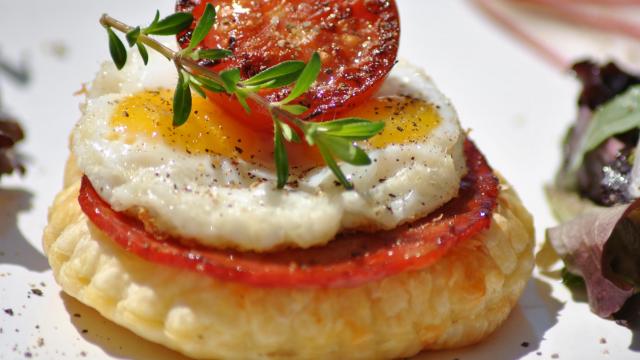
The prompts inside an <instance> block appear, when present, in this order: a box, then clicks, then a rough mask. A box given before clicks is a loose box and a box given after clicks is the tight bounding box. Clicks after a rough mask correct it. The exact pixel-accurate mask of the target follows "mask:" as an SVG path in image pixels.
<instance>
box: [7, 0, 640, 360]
mask: <svg viewBox="0 0 640 360" xmlns="http://www.w3.org/2000/svg"><path fill="white" fill-rule="evenodd" d="M172 5H173V2H172V1H165V0H162V1H151V0H144V1H142V0H139V1H127V0H112V1H109V2H98V1H80V0H75V1H74V0H58V1H45V0H35V1H7V0H4V1H0V14H1V15H0V34H2V35H1V36H0V59H1V60H2V61H3V62H7V63H18V62H20V61H21V60H22V59H24V60H25V61H26V64H27V66H28V68H29V69H30V75H31V80H30V81H29V83H28V84H26V85H20V84H19V83H17V82H15V81H12V80H11V79H10V78H9V77H7V76H6V75H5V74H3V73H2V72H0V92H1V95H2V100H3V105H4V110H5V111H6V112H8V113H11V114H13V115H15V116H16V117H17V118H19V119H21V120H22V122H23V123H24V125H25V127H26V130H27V133H28V138H27V140H26V142H24V143H23V144H22V146H21V150H22V152H23V153H24V154H25V155H26V156H27V158H28V174H27V175H26V176H25V177H24V178H20V177H17V176H15V177H7V178H3V179H2V188H1V189H0V309H1V310H5V309H6V311H0V359H22V358H29V357H39V358H41V359H58V358H60V359H62V358H64V359H72V358H91V359H98V360H99V359H180V358H181V357H180V356H179V355H178V354H176V353H174V352H172V351H169V350H167V349H164V348H163V347H161V346H158V345H155V344H152V343H150V342H147V341H145V340H142V339H141V338H139V337H137V336H135V335H133V334H132V333H131V332H129V331H127V330H125V329H123V328H121V327H118V326H116V325H114V324H112V323H111V322H109V321H107V320H105V319H103V318H102V317H101V316H100V315H98V314H97V313H96V312H95V311H93V310H91V309H89V308H87V307H85V306H83V305H81V304H80V303H78V302H77V301H75V300H74V299H72V298H70V297H68V296H66V295H64V294H62V293H61V292H60V289H59V287H58V286H57V285H56V284H55V282H54V281H53V277H52V274H51V271H50V270H49V268H48V264H47V261H46V259H45V257H44V256H43V254H42V249H41V233H42V229H43V228H44V226H45V224H46V221H47V215H46V214H47V208H48V206H49V204H51V202H52V200H53V198H54V196H55V194H56V192H57V191H58V190H59V189H60V187H61V183H62V172H63V164H64V162H65V160H66V158H67V156H68V151H67V137H68V134H69V132H70V130H71V128H72V126H73V124H74V122H75V121H76V120H77V119H78V117H79V115H80V111H79V109H78V106H79V104H80V102H81V101H82V98H81V97H78V96H74V92H76V91H77V90H79V89H80V88H81V86H82V83H84V82H88V81H90V80H91V79H92V78H93V76H94V74H95V72H96V71H97V70H98V66H99V64H100V62H101V61H104V60H106V59H108V50H107V39H106V34H105V33H104V30H103V29H102V28H101V27H100V26H99V25H98V22H97V20H98V18H99V16H100V14H101V13H102V12H109V13H110V14H112V15H114V16H116V17H119V18H121V19H123V20H125V21H127V22H129V23H134V24H136V23H146V22H148V21H150V20H151V18H152V16H153V12H154V10H155V9H156V8H159V9H160V10H161V11H162V12H163V13H165V14H166V13H168V12H170V11H171V9H172ZM399 6H400V10H401V16H402V22H403V30H402V31H403V33H402V43H401V56H402V57H403V58H406V59H409V60H410V61H411V62H413V63H415V64H417V65H419V66H422V67H424V68H425V69H426V70H427V72H428V73H429V74H430V75H431V76H432V77H433V78H434V79H435V80H436V82H437V83H438V84H439V86H440V87H441V89H442V91H443V92H444V93H445V94H447V95H448V96H449V97H450V98H451V99H452V100H453V103H454V104H455V106H456V108H457V110H458V112H459V114H460V118H461V121H462V124H463V126H464V127H465V128H469V129H471V131H472V136H473V138H474V139H475V141H476V142H477V144H478V146H479V147H480V148H481V149H482V150H483V151H484V152H485V154H486V155H487V158H488V159H489V160H490V162H491V164H492V165H493V166H494V167H495V168H496V169H498V170H499V171H500V172H502V174H503V175H504V176H505V177H506V178H507V179H508V180H509V181H511V183H512V184H513V185H514V187H515V188H516V189H517V190H518V192H519V193H520V195H521V197H522V198H523V200H524V202H525V204H526V205H527V207H528V208H529V210H530V211H531V212H532V213H533V214H534V216H535V219H536V226H537V240H538V242H539V243H541V242H542V240H543V238H544V229H545V228H546V227H548V226H550V225H552V224H553V223H554V222H553V219H552V218H551V215H550V213H549V211H548V209H547V206H546V203H545V199H544V196H543V191H542V187H543V185H544V184H545V182H547V181H548V180H549V179H550V178H551V177H552V175H553V173H554V171H555V167H556V166H557V164H558V163H559V142H560V139H561V137H562V134H563V132H564V131H565V129H566V127H567V126H568V125H569V123H570V121H571V120H572V118H573V117H574V115H575V106H574V103H575V98H576V93H577V90H578V88H577V84H576V83H575V81H574V80H573V79H572V78H571V76H570V75H569V74H567V73H562V72H560V71H558V70H557V69H554V68H553V67H550V66H548V65H547V64H546V63H544V62H543V61H542V60H540V59H539V58H537V57H536V56H535V55H534V54H533V53H532V52H531V51H530V50H529V49H528V48H526V47H525V46H523V45H522V44H520V43H518V42H517V41H516V40H515V39H513V38H512V37H510V36H509V35H508V34H506V33H504V32H503V31H502V30H501V29H500V28H498V27H497V26H496V25H495V24H493V23H492V22H491V21H490V20H489V19H487V18H486V17H484V16H483V14H482V13H481V12H480V11H478V9H477V8H475V7H474V6H473V5H472V4H471V2H463V1H410V0H399ZM34 289H37V290H40V291H37V290H35V291H34ZM577 300H579V302H575V301H574V300H573V299H572V294H571V293H570V292H569V291H568V290H567V289H566V288H564V286H562V285H561V284H559V282H558V281H557V280H556V279H552V278H549V277H546V276H543V275H541V274H539V272H538V270H536V274H535V277H534V278H533V279H532V280H531V281H530V282H529V284H528V286H527V289H526V291H525V294H524V296H523V297H522V299H521V301H520V303H519V305H518V306H517V307H516V308H515V310H514V311H513V313H512V315H511V317H510V318H509V319H508V321H507V322H506V323H505V324H504V326H503V327H502V328H500V329H499V330H498V331H497V332H496V333H495V334H494V335H493V336H491V337H490V338H489V339H488V340H487V341H485V342H483V343H481V344H479V345H477V346H472V347H469V348H465V349H462V350H457V351H445V352H433V353H428V354H422V355H420V356H419V357H418V358H424V359H449V360H450V359H456V358H457V359H517V358H525V359H540V358H543V359H549V358H551V359H555V358H560V359H599V358H603V359H608V358H610V359H632V358H640V353H638V352H637V351H639V350H640V341H639V340H638V339H637V338H636V339H634V338H633V336H632V333H631V332H630V331H629V330H627V329H625V328H622V327H619V326H617V325H615V324H614V323H612V322H609V321H605V320H601V319H599V318H597V317H595V316H593V315H592V314H591V313H590V312H589V309H588V306H587V305H586V304H585V303H584V301H583V299H577ZM9 309H10V310H12V311H13V316H11V315H10V314H9V312H10V311H9Z"/></svg>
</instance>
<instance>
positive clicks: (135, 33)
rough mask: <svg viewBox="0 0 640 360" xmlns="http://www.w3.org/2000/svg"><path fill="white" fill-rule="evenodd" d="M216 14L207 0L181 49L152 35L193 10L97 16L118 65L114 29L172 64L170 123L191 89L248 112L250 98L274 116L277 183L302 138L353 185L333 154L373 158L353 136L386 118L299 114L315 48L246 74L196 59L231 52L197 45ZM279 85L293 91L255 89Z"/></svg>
mask: <svg viewBox="0 0 640 360" xmlns="http://www.w3.org/2000/svg"><path fill="white" fill-rule="evenodd" d="M215 20H216V12H215V8H214V7H213V6H212V5H211V4H207V6H206V8H205V11H204V13H203V15H202V17H201V18H200V20H199V21H198V23H197V24H196V27H195V29H194V30H193V33H192V35H191V42H190V44H189V46H188V47H186V48H185V49H182V50H180V51H173V50H171V49H169V48H168V47H166V46H164V45H162V44H161V43H160V42H158V41H156V40H155V39H153V38H152V37H151V36H150V35H165V36H166V35H175V34H178V33H180V32H181V31H183V30H185V29H187V28H188V27H189V26H190V25H191V23H192V22H193V16H192V15H191V14H189V13H175V14H172V15H169V16H167V17H165V18H163V19H160V13H159V12H158V11H156V15H155V17H154V19H153V20H152V22H151V23H150V25H148V26H146V27H141V26H136V27H132V26H129V25H127V24H124V23H122V22H120V21H119V20H116V19H114V18H112V17H110V16H109V15H106V14H104V15H103V16H102V17H101V19H100V23H101V24H102V26H103V27H104V28H105V29H106V31H107V34H108V38H109V51H110V54H111V57H112V59H113V62H114V63H115V65H116V67H117V68H118V69H122V68H123V67H124V65H125V63H126V61H127V50H126V47H125V45H124V43H123V42H122V40H120V38H119V37H118V36H117V35H116V33H115V32H114V29H115V30H117V31H119V32H121V33H124V34H125V38H126V40H127V43H128V45H129V47H134V46H135V47H137V50H138V51H139V53H140V56H141V57H142V59H143V61H144V63H145V65H146V64H147V63H148V60H149V54H148V49H147V47H148V48H151V49H152V50H155V51H157V52H159V53H160V54H161V55H163V56H164V57H165V58H167V59H168V60H170V61H172V62H173V63H174V64H175V67H176V70H177V72H178V83H177V86H176V90H175V93H174V99H173V125H174V126H181V125H183V124H184V123H185V122H186V121H187V120H188V119H189V115H190V114H191V106H192V91H195V92H196V93H197V94H199V95H200V96H202V97H203V98H206V97H207V93H206V91H205V90H207V91H210V92H215V93H227V94H229V95H233V96H235V98H236V99H237V100H238V101H239V102H240V104H241V105H242V106H243V107H244V109H245V110H246V111H247V112H248V113H250V112H251V108H250V106H249V104H248V100H251V101H252V102H254V103H255V104H257V105H258V106H260V107H262V108H264V109H266V110H268V112H269V113H270V114H271V118H272V120H273V129H274V161H275V165H276V174H277V185H278V188H283V187H285V186H286V184H287V181H288V178H289V161H288V154H287V150H286V147H285V143H286V142H301V141H305V142H306V143H307V144H308V145H310V146H316V147H317V148H318V150H319V152H320V154H321V156H322V158H323V159H324V161H325V163H326V164H327V166H328V167H329V168H330V169H331V171H332V172H333V173H334V175H335V176H336V178H337V179H338V180H339V181H340V183H341V184H342V185H343V186H344V187H345V188H347V189H353V184H352V183H351V181H350V180H349V179H348V178H347V176H346V175H345V174H344V172H343V171H342V169H341V168H340V166H338V164H337V160H342V161H344V162H345V163H348V164H352V165H357V166H364V165H369V164H371V159H370V158H369V156H368V155H367V154H366V152H365V151H364V150H362V148H360V147H358V146H357V145H356V142H357V141H362V140H367V139H369V138H371V137H373V136H375V135H376V134H378V133H379V132H380V131H382V129H383V128H384V122H379V121H378V122H372V121H369V120H366V119H361V118H344V119H337V120H334V121H328V122H311V121H307V120H304V119H302V118H300V117H299V115H301V114H303V113H304V112H306V111H307V110H308V109H307V108H306V107H305V106H303V105H299V104H295V103H293V102H294V101H295V100H296V99H298V98H299V97H300V96H302V95H304V94H305V93H306V92H307V91H308V90H309V89H310V88H311V86H312V85H313V84H314V82H315V81H316V79H317V77H318V75H319V73H320V70H321V67H322V63H321V60H320V56H319V55H318V53H314V54H313V55H312V57H311V59H310V60H309V61H308V62H307V63H305V62H302V61H293V60H292V61H284V62H282V63H280V64H277V65H275V66H273V67H271V68H268V69H266V70H264V71H262V72H260V73H258V74H256V75H255V76H253V77H251V78H249V79H245V80H243V79H242V78H241V74H240V70H239V69H237V68H231V69H227V70H225V71H222V72H219V73H218V72H214V71H212V70H210V69H208V68H207V67H205V66H202V65H200V64H199V61H200V60H205V59H207V60H220V59H224V58H227V57H229V56H231V55H232V52H231V51H229V50H227V49H201V48H198V46H199V45H200V43H201V42H202V41H203V40H204V39H205V37H206V36H207V34H208V33H209V31H210V30H211V28H212V27H213V25H214V24H215ZM282 87H291V91H290V93H289V95H288V96H287V97H286V98H285V99H283V100H281V101H278V102H269V101H268V100H267V99H265V98H264V97H262V96H261V95H260V94H259V91H260V90H263V89H278V88H282ZM298 134H302V135H303V136H302V137H301V136H299V135H298Z"/></svg>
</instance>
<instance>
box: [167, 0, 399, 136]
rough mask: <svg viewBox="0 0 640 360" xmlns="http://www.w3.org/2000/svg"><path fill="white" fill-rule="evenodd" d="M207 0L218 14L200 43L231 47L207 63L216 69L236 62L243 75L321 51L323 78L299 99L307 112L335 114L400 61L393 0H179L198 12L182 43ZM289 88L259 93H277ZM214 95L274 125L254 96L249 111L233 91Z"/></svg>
mask: <svg viewBox="0 0 640 360" xmlns="http://www.w3.org/2000/svg"><path fill="white" fill-rule="evenodd" d="M207 3H211V4H213V5H214V6H215V7H216V10H217V21H216V24H215V25H214V28H213V29H212V30H211V32H210V33H209V35H208V36H207V38H206V39H205V40H204V41H203V42H202V44H201V47H203V48H207V49H218V48H224V49H229V50H231V51H232V52H233V56H232V57H230V58H228V59H225V60H224V61H219V62H215V63H208V65H210V66H211V68H212V69H213V70H216V71H221V70H224V69H228V68H231V67H236V68H239V69H240V70H241V73H242V77H243V79H246V78H249V77H251V76H253V75H255V74H257V73H259V72H260V71H262V70H265V69H267V68H269V67H271V66H274V65H276V64H279V63H280V62H282V61H285V60H302V61H308V60H309V59H310V58H311V55H312V54H313V52H315V51H317V52H318V53H319V54H320V57H321V59H322V72H321V74H320V75H319V77H318V81H317V82H316V83H315V85H314V86H313V87H312V88H311V89H310V91H309V92H308V93H307V94H305V95H304V96H302V97H301V98H300V100H299V102H298V103H300V104H302V105H305V106H307V107H309V111H308V112H307V113H306V114H305V116H307V117H309V118H316V119H319V120H320V119H323V118H326V119H328V118H334V117H335V116H336V113H338V112H341V111H343V110H345V109H346V108H348V107H351V106H355V105H357V104H358V103H360V102H362V101H363V100H364V99H366V98H367V97H369V96H371V95H373V93H374V92H375V91H376V89H378V87H379V86H380V85H381V84H382V81H383V80H384V78H385V77H386V76H387V74H388V73H389V71H390V70H391V68H392V67H393V65H394V63H395V61H396V56H397V53H398V43H399V38H400V22H399V17H398V9H397V7H396V3H395V0H340V1H317V0H261V1H255V0H204V1H198V0H180V1H178V3H177V5H176V9H177V11H182V12H192V13H193V15H194V18H195V20H194V24H193V25H192V27H191V29H189V30H187V31H185V32H183V33H181V34H179V35H178V42H179V44H180V45H181V46H182V47H186V46H188V45H189V41H190V38H191V33H192V31H193V28H194V27H195V23H196V21H197V20H198V19H199V18H200V17H201V16H202V14H203V12H204V8H205V6H206V5H207ZM204 64H207V62H204ZM289 91H290V88H282V89H278V90H270V91H264V92H263V93H262V95H263V96H265V97H266V98H267V99H269V100H270V101H278V100H282V99H284V98H285V97H286V96H287V95H288V93H289ZM209 96H210V98H212V99H213V100H214V101H216V102H217V103H219V104H221V105H222V106H223V107H224V108H225V109H227V110H229V111H230V112H232V113H233V115H234V116H236V117H237V118H239V119H243V120H245V121H250V122H251V124H252V126H256V127H259V128H268V129H271V128H272V121H271V119H270V116H269V114H268V113H267V112H266V111H265V110H264V109H262V108H259V107H257V106H255V105H254V104H251V105H252V106H251V108H252V111H251V113H250V114H247V113H246V112H245V111H244V110H243V108H242V107H241V106H240V105H239V104H238V102H237V101H236V100H235V99H234V98H233V97H229V96H228V95H220V94H209Z"/></svg>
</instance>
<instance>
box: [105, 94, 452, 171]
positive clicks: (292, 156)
mask: <svg viewBox="0 0 640 360" xmlns="http://www.w3.org/2000/svg"><path fill="white" fill-rule="evenodd" d="M172 107H173V92H172V91H171V90H160V91H144V92H141V93H138V94H135V95H132V96H129V97H127V98H126V99H123V100H122V101H120V103H119V104H118V106H117V108H116V110H115V113H114V114H113V116H112V118H111V126H112V128H113V132H112V134H111V135H110V136H112V137H113V138H114V139H115V138H121V139H124V141H125V142H127V143H133V142H134V141H135V139H136V137H137V136H140V135H142V136H145V137H148V138H151V139H158V140H160V141H163V142H164V143H165V144H168V145H170V146H171V147H173V148H174V149H178V150H181V151H184V152H186V153H188V154H219V155H222V156H226V157H231V158H241V159H243V160H245V161H249V162H253V163H258V164H262V165H265V166H272V165H271V164H272V163H273V136H272V134H269V133H264V132H260V131H256V130H255V129H251V128H249V127H247V126H246V125H244V124H243V123H242V122H239V121H235V120H234V119H233V118H232V117H231V116H230V115H229V114H228V113H226V112H225V111H224V110H223V109H221V108H220V107H218V106H217V105H216V104H214V103H213V102H210V101H208V100H206V99H203V98H201V97H199V96H194V98H193V104H192V110H191V115H190V116H189V119H188V120H187V122H186V123H185V124H184V125H182V126H179V127H174V126H173V124H172V122H173V111H172ZM343 116H344V117H359V118H365V119H369V120H372V121H384V122H385V123H386V125H385V129H384V130H383V131H382V132H381V133H380V134H378V135H376V136H374V137H373V138H371V139H370V140H368V145H369V146H370V147H373V148H384V147H385V146H388V145H390V144H406V143H412V142H413V143H415V142H422V141H424V139H426V137H427V136H428V135H429V133H430V132H431V131H432V130H433V129H434V128H436V127H437V126H438V124H439V123H440V117H439V115H438V113H437V111H436V109H435V108H434V107H433V105H431V104H429V103H427V102H425V101H423V100H419V99H414V98H410V97H404V96H391V97H380V98H372V99H369V100H367V101H366V102H365V103H363V104H361V105H360V106H358V107H357V108H354V109H352V110H350V111H349V112H348V113H346V114H344V115H343ZM287 152H288V154H289V162H290V165H291V166H293V167H312V166H317V165H320V164H322V163H323V161H322V158H321V157H320V156H319V154H318V152H317V150H316V149H315V148H311V147H309V146H307V145H305V144H302V143H300V144H292V143H287Z"/></svg>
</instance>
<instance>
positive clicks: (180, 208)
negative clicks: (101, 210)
mask: <svg viewBox="0 0 640 360" xmlns="http://www.w3.org/2000/svg"><path fill="white" fill-rule="evenodd" d="M174 86H175V68H174V67H173V65H172V64H171V63H170V62H168V61H166V60H165V59H162V58H159V57H158V56H152V57H151V59H150V63H149V65H148V66H146V67H145V66H144V64H143V63H142V61H141V59H140V58H139V57H138V56H136V55H134V54H130V56H129V61H128V63H127V65H126V66H125V68H124V69H123V70H122V71H118V70H116V69H115V67H114V66H113V65H112V64H111V63H105V64H104V65H103V66H102V69H101V71H100V72H99V74H98V76H97V77H96V79H95V80H94V81H93V83H92V84H91V88H90V90H89V93H88V96H87V101H86V103H85V104H84V105H83V106H82V111H83V116H82V118H81V120H80V121H79V123H78V125H77V126H76V128H75V130H74V132H73V135H72V146H71V147H72V152H73V154H74V156H75V158H76V161H77V164H78V166H79V168H80V169H81V170H82V171H83V172H84V174H86V175H87V176H88V178H89V179H90V181H91V183H92V184H93V186H94V187H95V188H96V190H97V191H98V193H99V194H100V196H101V197H102V198H103V199H105V201H107V202H108V203H109V204H110V205H111V206H112V207H113V208H114V209H115V210H116V211H132V210H134V209H138V210H139V209H144V210H145V211H146V212H147V213H148V214H149V215H150V216H151V217H152V218H153V219H154V225H155V226H156V227H157V229H159V230H160V231H162V232H164V233H167V234H170V235H173V236H176V237H179V238H185V239H189V240H191V241H196V242H198V243H201V244H203V245H205V246H212V247H232V248H237V249H241V250H254V251H268V250H272V249H276V248H282V247H286V246H291V247H303V248H306V247H310V246H316V245H322V244H325V243H327V242H329V241H330V240H331V239H333V238H334V237H335V236H336V235H337V234H338V233H340V232H343V231H350V230H367V231H374V230H379V229H391V228H394V227H396V226H398V225H400V224H403V223H406V222H409V221H412V220H415V219H417V218H420V217H422V216H424V215H426V214H429V213H430V212H432V211H433V210H435V209H437V208H438V207H440V206H442V205H443V204H445V203H446V202H447V201H449V200H451V199H452V198H454V197H455V196H456V195H457V193H458V190H459V184H460V179H461V178H462V176H463V175H464V174H465V172H466V168H465V165H464V163H465V161H464V154H463V141H464V132H463V131H461V129H460V125H459V123H458V117H457V115H456V112H455V110H454V109H453V107H452V105H451V104H450V102H449V100H448V99H446V98H445V97H444V96H443V95H442V94H441V93H440V91H439V90H438V89H437V88H436V86H435V85H434V84H433V82H432V81H431V79H430V78H429V77H428V76H426V75H425V74H424V73H423V72H422V71H421V70H420V69H417V68H415V67H413V66H411V65H409V64H408V63H406V62H400V63H399V64H398V65H396V67H395V68H394V70H393V71H392V72H391V74H390V76H389V78H388V79H387V80H386V81H385V83H384V85H383V87H382V88H381V90H380V93H379V94H380V95H399V94H402V95H410V96H413V97H416V98H421V99H424V100H426V101H428V102H429V103H431V104H433V106H434V107H435V108H436V109H437V111H438V114H439V116H440V118H441V121H440V124H439V125H438V126H437V127H436V128H435V129H434V130H433V131H431V132H430V134H429V135H428V136H427V138H425V139H423V141H419V142H412V143H406V144H390V145H388V146H386V147H384V148H381V149H369V150H368V154H369V156H370V157H371V159H372V160H373V163H372V164H371V165H370V166H364V167H357V166H351V165H348V164H340V166H341V167H342V169H343V171H344V172H345V173H346V174H347V176H348V177H349V178H350V179H351V180H352V181H353V183H354V185H355V188H356V190H355V191H347V190H345V189H344V188H343V187H340V186H336V185H335V181H336V179H335V177H334V176H333V174H332V173H331V171H330V170H329V169H328V168H327V167H318V168H315V169H312V170H311V171H308V172H305V173H302V174H293V178H292V179H291V180H297V183H298V185H299V186H297V187H296V188H286V189H284V190H278V189H276V186H275V178H276V176H275V173H274V171H273V170H272V169H268V168H264V167H258V166H256V165H254V164H250V163H248V162H246V161H244V160H242V159H234V158H229V157H225V156H222V155H211V154H206V155H205V154H202V155H196V154H187V153H185V152H183V151H181V150H178V149H175V148H173V147H171V146H169V145H168V144H165V143H163V142H161V141H157V140H153V139H149V138H146V137H144V136H142V135H141V136H138V137H137V138H136V139H135V141H134V142H133V143H125V142H124V141H122V140H118V139H113V137H110V136H109V134H111V133H112V128H111V125H110V119H111V117H112V114H113V112H114V109H115V108H116V107H117V105H118V102H119V101H121V100H122V99H124V98H125V97H127V96H130V95H132V94H135V93H137V92H140V91H143V90H145V89H158V88H174ZM212 162H215V163H217V164H219V166H216V167H213V166H212V165H211V164H212ZM256 178H264V179H267V181H266V182H260V183H256V181H255V179H256ZM380 179H386V180H385V181H383V182H381V181H380Z"/></svg>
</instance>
